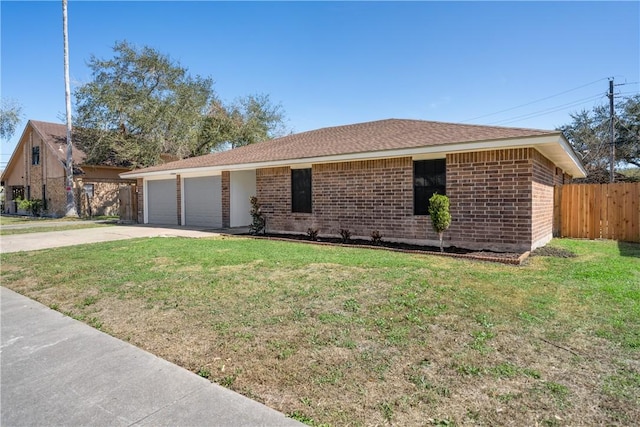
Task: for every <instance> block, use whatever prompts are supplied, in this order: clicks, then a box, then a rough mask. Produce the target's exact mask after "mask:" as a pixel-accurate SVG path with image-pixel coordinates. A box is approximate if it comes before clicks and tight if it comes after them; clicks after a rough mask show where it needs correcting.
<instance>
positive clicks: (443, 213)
mask: <svg viewBox="0 0 640 427" xmlns="http://www.w3.org/2000/svg"><path fill="white" fill-rule="evenodd" d="M429 215H430V216H431V226H432V227H433V230H434V231H435V232H436V233H438V237H439V238H440V252H444V246H443V242H442V240H443V237H444V232H445V231H446V230H447V229H448V228H449V225H451V214H450V213H449V198H448V197H447V196H444V195H442V194H438V193H435V194H434V195H433V196H431V198H430V199H429Z"/></svg>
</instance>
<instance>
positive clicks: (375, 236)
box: [371, 230, 382, 246]
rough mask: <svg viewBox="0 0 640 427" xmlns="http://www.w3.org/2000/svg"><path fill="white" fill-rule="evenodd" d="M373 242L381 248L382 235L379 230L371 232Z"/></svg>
mask: <svg viewBox="0 0 640 427" xmlns="http://www.w3.org/2000/svg"><path fill="white" fill-rule="evenodd" d="M371 241H372V242H373V244H374V245H376V246H379V245H380V243H382V234H380V232H379V231H378V230H373V231H372V232H371Z"/></svg>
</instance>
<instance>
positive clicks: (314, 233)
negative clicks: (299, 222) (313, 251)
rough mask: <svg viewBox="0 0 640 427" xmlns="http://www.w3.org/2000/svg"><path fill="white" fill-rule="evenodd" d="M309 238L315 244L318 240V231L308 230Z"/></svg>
mask: <svg viewBox="0 0 640 427" xmlns="http://www.w3.org/2000/svg"><path fill="white" fill-rule="evenodd" d="M307 236H309V240H311V241H313V242H315V241H316V240H318V229H317V228H311V227H309V228H308V229H307Z"/></svg>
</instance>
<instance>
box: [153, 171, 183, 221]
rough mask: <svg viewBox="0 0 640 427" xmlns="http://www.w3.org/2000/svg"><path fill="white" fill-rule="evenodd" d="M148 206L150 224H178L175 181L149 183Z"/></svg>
mask: <svg viewBox="0 0 640 427" xmlns="http://www.w3.org/2000/svg"><path fill="white" fill-rule="evenodd" d="M147 206H148V209H149V213H148V220H149V224H177V223H178V208H177V204H176V181H175V179H162V180H158V181H148V182H147Z"/></svg>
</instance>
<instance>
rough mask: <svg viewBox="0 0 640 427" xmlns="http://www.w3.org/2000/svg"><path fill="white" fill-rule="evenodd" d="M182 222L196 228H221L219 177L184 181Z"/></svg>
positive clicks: (220, 186)
mask: <svg viewBox="0 0 640 427" xmlns="http://www.w3.org/2000/svg"><path fill="white" fill-rule="evenodd" d="M184 222H185V225H192V226H198V227H212V228H220V227H222V182H221V178H220V176H206V177H201V178H185V179H184Z"/></svg>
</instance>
